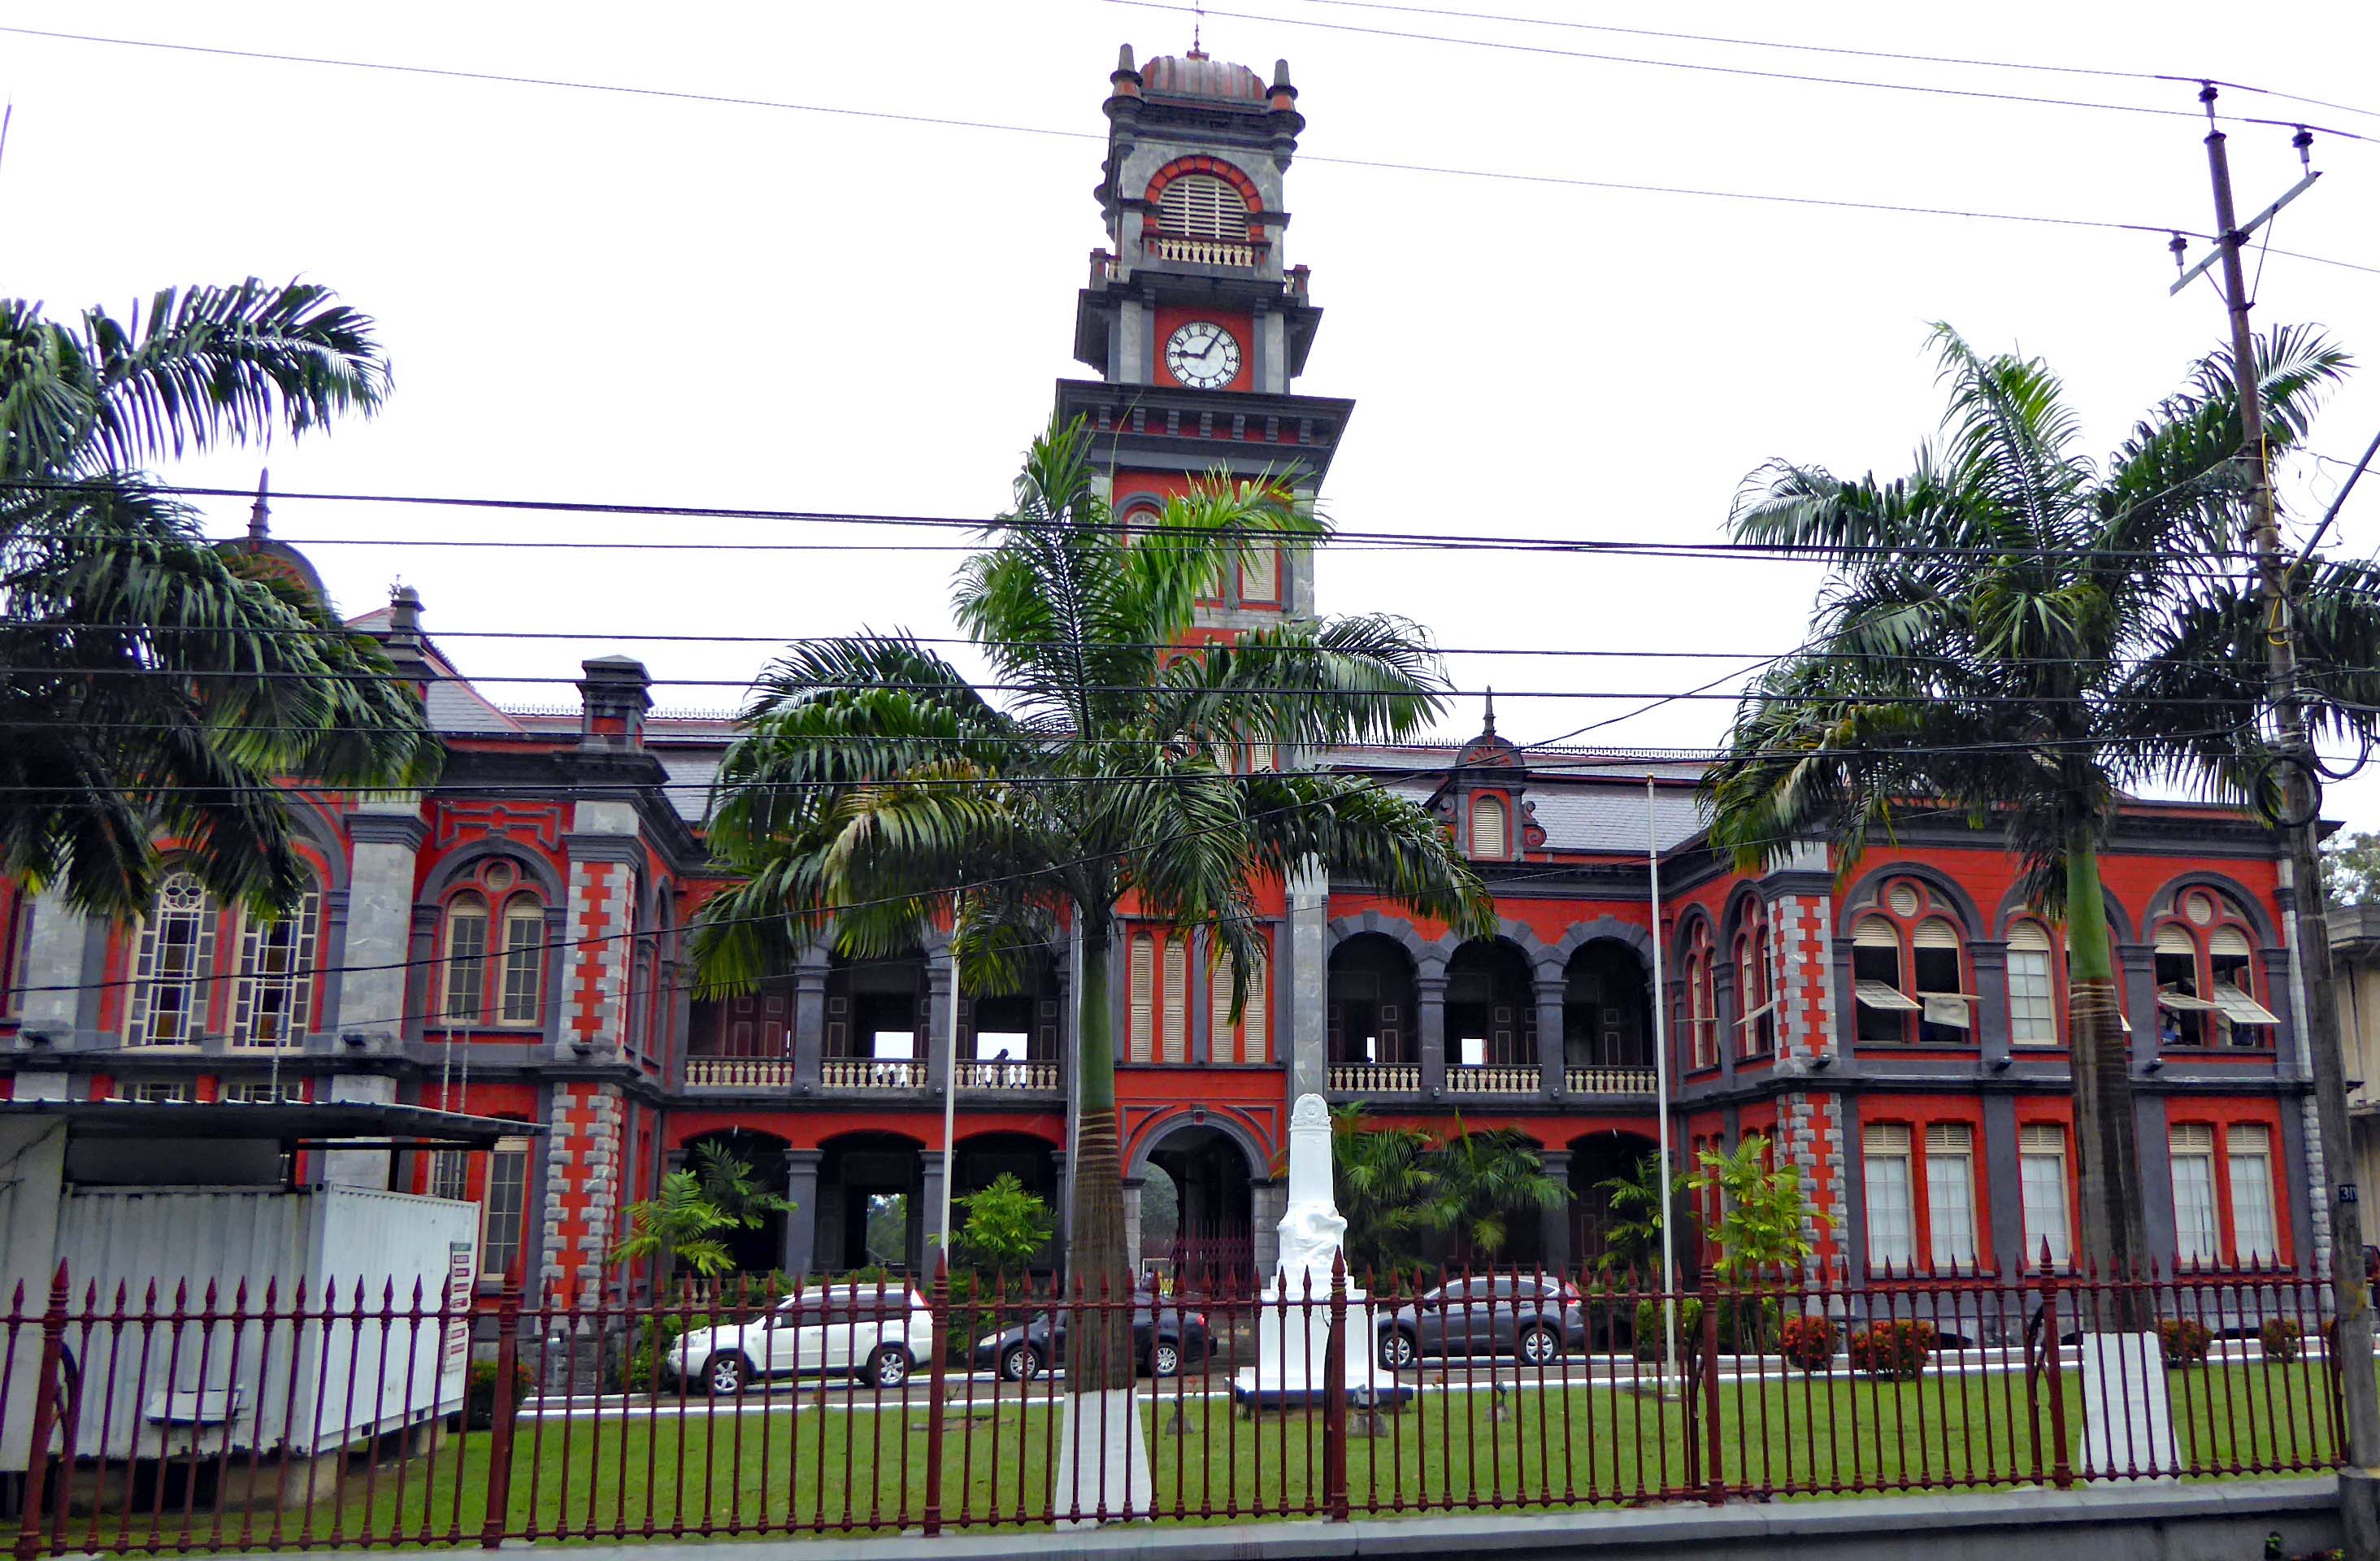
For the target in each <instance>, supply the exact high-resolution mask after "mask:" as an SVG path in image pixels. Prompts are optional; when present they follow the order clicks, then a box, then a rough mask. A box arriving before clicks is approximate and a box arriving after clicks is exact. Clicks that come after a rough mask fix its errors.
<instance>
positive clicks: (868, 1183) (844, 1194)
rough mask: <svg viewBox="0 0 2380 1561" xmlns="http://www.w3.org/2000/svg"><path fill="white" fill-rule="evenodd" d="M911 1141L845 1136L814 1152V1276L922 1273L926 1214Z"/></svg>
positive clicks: (922, 1177)
mask: <svg viewBox="0 0 2380 1561" xmlns="http://www.w3.org/2000/svg"><path fill="white" fill-rule="evenodd" d="M924 1193H925V1175H924V1162H923V1160H922V1159H921V1158H920V1156H919V1154H918V1146H917V1140H914V1139H907V1138H903V1137H901V1136H900V1135H899V1134H897V1133H845V1134H844V1135H843V1136H842V1137H840V1138H832V1139H829V1140H827V1141H826V1142H825V1143H824V1144H822V1145H820V1155H819V1179H818V1205H819V1206H818V1246H817V1250H816V1253H815V1259H814V1263H813V1267H814V1270H815V1271H816V1272H817V1273H819V1274H822V1275H832V1274H848V1273H850V1272H852V1271H853V1270H855V1269H863V1268H886V1269H892V1270H894V1271H896V1272H901V1273H907V1274H917V1273H919V1272H922V1270H923V1267H924V1255H925V1234H926V1223H925V1222H926V1220H927V1218H928V1217H929V1216H928V1211H927V1210H926V1209H925V1208H924V1206H923V1205H924V1202H925V1198H924Z"/></svg>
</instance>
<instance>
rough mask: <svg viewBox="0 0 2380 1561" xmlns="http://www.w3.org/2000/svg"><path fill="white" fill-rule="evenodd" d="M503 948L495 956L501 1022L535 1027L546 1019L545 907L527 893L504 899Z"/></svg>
mask: <svg viewBox="0 0 2380 1561" xmlns="http://www.w3.org/2000/svg"><path fill="white" fill-rule="evenodd" d="M503 926H504V948H503V950H502V952H501V953H499V954H497V955H496V956H495V958H496V961H497V969H498V970H499V972H500V973H499V975H498V977H497V982H498V991H497V994H496V1018H497V1020H498V1022H500V1023H502V1024H504V1025H507V1026H510V1025H518V1026H520V1027H521V1028H523V1029H533V1028H535V1027H536V1026H538V1025H540V1024H541V1023H543V1022H544V1019H545V953H546V950H545V944H546V937H545V907H544V906H543V905H541V904H540V903H539V902H538V900H537V899H536V898H534V897H533V896H528V895H515V896H513V897H512V898H511V899H508V900H506V901H505V902H504V921H503Z"/></svg>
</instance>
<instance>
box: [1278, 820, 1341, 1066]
mask: <svg viewBox="0 0 2380 1561" xmlns="http://www.w3.org/2000/svg"><path fill="white" fill-rule="evenodd" d="M1288 888H1289V936H1288V939H1287V941H1288V944H1289V958H1288V961H1287V963H1288V965H1289V982H1288V983H1287V984H1288V986H1289V994H1288V1004H1287V1006H1288V1008H1289V1016H1290V1027H1289V1098H1290V1099H1291V1100H1293V1101H1294V1100H1296V1099H1297V1098H1298V1097H1299V1096H1301V1095H1318V1094H1320V1093H1322V1092H1323V1091H1324V1090H1326V1089H1328V1088H1329V1087H1330V874H1329V873H1328V872H1325V871H1324V870H1323V868H1322V865H1321V863H1319V862H1314V863H1312V864H1310V865H1308V866H1307V867H1306V869H1305V871H1304V872H1299V873H1297V874H1296V875H1295V876H1293V877H1292V878H1291V879H1290V881H1289V885H1288ZM1276 1001H1278V999H1276Z"/></svg>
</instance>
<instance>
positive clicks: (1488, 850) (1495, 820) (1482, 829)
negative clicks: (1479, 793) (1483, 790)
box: [1471, 797, 1504, 860]
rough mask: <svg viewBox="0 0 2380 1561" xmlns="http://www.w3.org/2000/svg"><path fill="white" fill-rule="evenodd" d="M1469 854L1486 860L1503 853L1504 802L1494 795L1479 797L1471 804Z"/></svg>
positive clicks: (1494, 858)
mask: <svg viewBox="0 0 2380 1561" xmlns="http://www.w3.org/2000/svg"><path fill="white" fill-rule="evenodd" d="M1471 854H1472V855H1473V856H1475V857H1482V858H1486V859H1488V860H1499V859H1500V858H1501V857H1502V856H1503V855H1504V803H1503V799H1500V798H1496V797H1481V798H1478V799H1475V800H1474V801H1473V802H1472V804H1471Z"/></svg>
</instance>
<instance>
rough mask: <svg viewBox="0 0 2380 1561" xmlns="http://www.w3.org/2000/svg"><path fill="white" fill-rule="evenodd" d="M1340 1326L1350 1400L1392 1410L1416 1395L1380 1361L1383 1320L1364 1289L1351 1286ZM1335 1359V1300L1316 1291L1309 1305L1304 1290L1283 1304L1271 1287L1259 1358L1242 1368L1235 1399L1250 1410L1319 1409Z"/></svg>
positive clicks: (1260, 1317) (1264, 1303)
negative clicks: (1380, 1322) (1332, 1335)
mask: <svg viewBox="0 0 2380 1561" xmlns="http://www.w3.org/2000/svg"><path fill="white" fill-rule="evenodd" d="M1341 1329H1342V1332H1341V1334H1340V1338H1339V1349H1340V1353H1341V1356H1342V1359H1343V1360H1345V1361H1346V1365H1347V1374H1346V1377H1345V1379H1344V1380H1345V1382H1346V1384H1347V1387H1346V1391H1347V1402H1348V1403H1350V1404H1353V1405H1354V1406H1356V1407H1357V1408H1359V1409H1390V1408H1393V1407H1395V1406H1397V1405H1401V1404H1403V1403H1404V1402H1405V1401H1406V1400H1407V1399H1409V1398H1411V1397H1412V1396H1413V1389H1412V1388H1410V1387H1403V1386H1400V1385H1399V1384H1397V1383H1396V1382H1395V1381H1394V1380H1393V1379H1392V1378H1391V1377H1390V1374H1389V1372H1387V1371H1386V1370H1385V1369H1384V1368H1383V1367H1382V1366H1381V1365H1380V1363H1379V1335H1378V1325H1377V1324H1376V1323H1375V1322H1374V1320H1373V1316H1372V1309H1371V1307H1370V1306H1369V1305H1368V1304H1367V1303H1366V1299H1365V1292H1363V1291H1362V1290H1357V1289H1350V1290H1349V1291H1347V1310H1346V1312H1345V1314H1344V1320H1343V1321H1342V1324H1341ZM1329 1361H1330V1302H1329V1301H1328V1300H1327V1299H1324V1298H1323V1297H1321V1296H1317V1297H1316V1298H1315V1299H1314V1304H1313V1305H1312V1306H1307V1305H1306V1304H1305V1301H1304V1299H1303V1295H1302V1293H1301V1294H1300V1295H1296V1296H1293V1297H1292V1298H1291V1299H1289V1300H1288V1302H1287V1303H1286V1304H1284V1303H1283V1301H1282V1299H1281V1291H1280V1290H1279V1289H1278V1288H1275V1289H1269V1290H1267V1291H1266V1292H1265V1293H1264V1297H1263V1299H1262V1300H1261V1301H1260V1302H1259V1303H1258V1307H1257V1363H1256V1364H1255V1365H1254V1366H1245V1367H1242V1368H1241V1370H1240V1373H1239V1376H1238V1378H1237V1379H1236V1380H1235V1381H1234V1382H1233V1384H1232V1401H1233V1403H1234V1404H1238V1405H1240V1406H1241V1407H1243V1408H1245V1409H1317V1408H1319V1407H1320V1406H1321V1404H1322V1403H1323V1402H1324V1397H1323V1390H1324V1383H1325V1380H1326V1378H1325V1372H1327V1370H1328V1369H1329Z"/></svg>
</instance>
